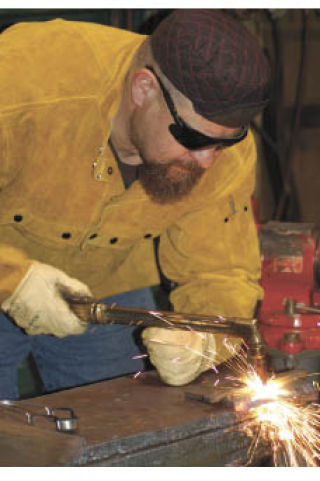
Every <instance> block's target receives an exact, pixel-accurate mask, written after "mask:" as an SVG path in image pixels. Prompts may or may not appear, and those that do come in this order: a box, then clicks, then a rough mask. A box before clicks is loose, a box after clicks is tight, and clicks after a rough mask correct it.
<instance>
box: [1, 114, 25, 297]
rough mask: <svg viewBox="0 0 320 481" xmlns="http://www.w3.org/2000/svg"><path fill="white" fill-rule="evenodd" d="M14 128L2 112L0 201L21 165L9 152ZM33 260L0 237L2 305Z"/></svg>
mask: <svg viewBox="0 0 320 481" xmlns="http://www.w3.org/2000/svg"><path fill="white" fill-rule="evenodd" d="M11 135H12V130H11V129H10V127H9V126H8V123H7V122H5V121H4V120H3V117H2V115H1V114H0V152H1V153H0V202H1V198H2V196H5V195H6V187H7V185H8V184H10V182H12V181H13V180H14V177H15V175H16V174H17V172H18V170H19V167H18V162H17V160H16V159H15V158H13V157H12V156H10V153H9V147H8V146H9V138H10V136H11ZM31 263H32V261H31V260H30V259H28V258H27V256H26V254H25V253H24V252H23V251H21V250H19V249H16V248H14V247H12V246H9V245H7V244H5V243H3V242H1V239H0V305H1V304H2V302H3V301H4V300H5V299H7V298H8V297H9V296H10V295H11V294H12V293H13V292H14V291H15V288H16V287H17V286H18V284H19V282H20V281H21V279H23V277H24V276H25V274H26V272H27V270H28V269H29V267H30V265H31Z"/></svg>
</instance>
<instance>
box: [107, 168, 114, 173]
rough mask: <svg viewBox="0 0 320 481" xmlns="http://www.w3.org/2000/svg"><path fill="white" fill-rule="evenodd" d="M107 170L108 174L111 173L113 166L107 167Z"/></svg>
mask: <svg viewBox="0 0 320 481" xmlns="http://www.w3.org/2000/svg"><path fill="white" fill-rule="evenodd" d="M107 172H108V174H109V175H111V174H112V172H113V168H112V167H108V171H107Z"/></svg>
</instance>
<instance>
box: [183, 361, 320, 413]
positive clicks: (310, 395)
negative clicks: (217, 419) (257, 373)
mask: <svg viewBox="0 0 320 481" xmlns="http://www.w3.org/2000/svg"><path fill="white" fill-rule="evenodd" d="M307 377H308V373H307V372H306V371H303V370H296V371H288V372H283V373H279V374H274V375H273V376H272V378H271V379H272V380H277V381H281V385H282V386H283V387H286V390H287V391H288V394H287V395H282V396H281V399H283V400H285V399H287V398H290V400H291V401H294V402H295V403H297V404H300V405H306V404H309V403H316V402H318V400H319V392H318V391H317V390H315V389H314V388H313V385H312V384H310V383H308V384H305V383H303V381H304V380H306V379H307ZM185 398H186V399H189V400H193V401H198V402H204V403H208V404H213V405H217V404H219V403H221V404H222V405H224V406H226V407H229V408H232V409H233V410H234V411H235V412H241V413H245V412H248V411H249V410H250V409H253V408H256V407H259V406H261V405H264V404H267V403H270V402H274V398H272V397H270V398H269V397H266V398H263V399H252V398H251V397H250V396H249V395H248V396H245V395H244V394H243V393H241V386H240V387H239V386H237V387H232V386H230V385H229V386H228V385H219V386H216V387H214V386H198V387H197V388H194V389H192V388H190V390H188V391H186V392H185Z"/></svg>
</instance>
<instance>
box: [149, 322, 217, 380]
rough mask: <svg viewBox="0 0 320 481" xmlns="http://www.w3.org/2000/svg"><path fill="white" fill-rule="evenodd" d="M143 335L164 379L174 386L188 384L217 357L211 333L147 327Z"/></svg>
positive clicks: (151, 358)
mask: <svg viewBox="0 0 320 481" xmlns="http://www.w3.org/2000/svg"><path fill="white" fill-rule="evenodd" d="M142 339H143V343H144V345H145V346H146V348H147V350H148V353H149V357H150V361H151V362H152V364H153V365H154V366H155V368H156V369H157V371H158V373H159V375H160V377H161V379H162V380H163V381H164V382H165V383H166V384H170V385H172V386H182V385H184V384H188V383H189V382H191V381H193V380H194V379H195V378H196V377H197V376H199V375H200V374H201V373H202V372H204V371H207V370H208V369H210V367H211V366H212V365H213V364H214V363H215V361H216V351H215V347H216V343H215V336H214V335H212V334H206V333H203V332H189V331H182V330H180V329H161V328H158V327H148V328H147V329H145V330H144V331H143V332H142Z"/></svg>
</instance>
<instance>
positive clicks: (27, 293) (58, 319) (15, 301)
mask: <svg viewBox="0 0 320 481" xmlns="http://www.w3.org/2000/svg"><path fill="white" fill-rule="evenodd" d="M91 297H92V294H91V291H90V289H89V288H88V287H87V286H86V285H85V284H83V283H82V282H80V281H78V280H77V279H74V278H72V277H69V276H68V275H67V274H65V273H64V272H62V271H61V270H59V269H56V268H55V267H52V266H50V265H48V264H42V263H40V262H36V261H35V262H33V263H32V265H31V267H30V268H29V270H28V272H27V274H26V275H25V277H24V278H23V279H22V281H21V282H20V284H19V285H18V287H17V288H16V290H15V292H14V293H13V294H12V295H11V296H10V297H9V298H7V299H6V300H5V301H4V302H3V303H2V305H1V308H2V310H3V311H4V312H6V313H7V314H8V315H9V316H10V317H11V318H12V319H14V321H15V322H16V324H18V326H20V327H22V328H23V329H25V331H26V333H27V334H30V335H34V334H53V335H55V336H57V337H64V336H68V335H70V334H82V333H83V332H84V331H85V330H86V326H85V325H83V324H82V323H81V321H80V319H79V318H78V317H77V316H76V315H75V314H74V313H73V312H72V311H71V309H70V307H69V305H68V302H67V299H70V300H72V299H76V300H77V301H78V302H79V301H80V302H81V299H84V298H86V299H87V298H91Z"/></svg>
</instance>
